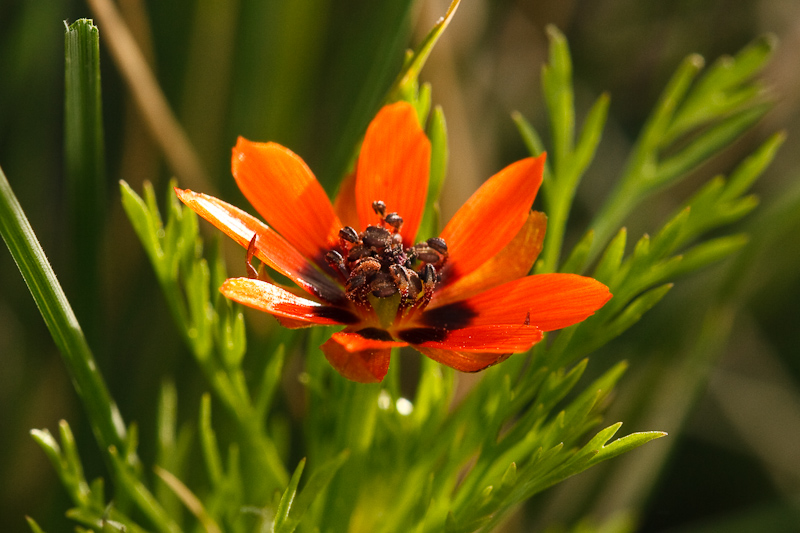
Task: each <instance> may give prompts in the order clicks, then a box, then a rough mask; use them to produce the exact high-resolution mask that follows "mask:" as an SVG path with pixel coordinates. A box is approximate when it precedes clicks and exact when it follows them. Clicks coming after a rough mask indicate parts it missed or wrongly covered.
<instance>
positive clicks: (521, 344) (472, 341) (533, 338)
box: [398, 323, 542, 354]
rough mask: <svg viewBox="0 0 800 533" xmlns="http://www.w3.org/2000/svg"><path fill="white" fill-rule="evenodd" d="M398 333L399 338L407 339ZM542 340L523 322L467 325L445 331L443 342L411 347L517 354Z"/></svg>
mask: <svg viewBox="0 0 800 533" xmlns="http://www.w3.org/2000/svg"><path fill="white" fill-rule="evenodd" d="M404 333H405V332H400V333H399V334H398V336H399V337H400V338H401V339H406V338H407V337H408V335H407V334H404ZM540 340H542V331H541V330H540V329H539V328H537V327H536V326H531V325H527V324H524V323H518V324H491V325H480V326H468V327H466V328H461V329H454V330H451V331H448V332H447V334H446V335H445V337H444V339H442V340H430V341H424V342H420V343H414V347H415V348H416V347H418V346H422V347H425V348H439V349H443V350H454V351H458V352H475V353H487V354H488V353H495V354H497V353H519V352H525V351H527V350H529V349H530V348H531V346H533V345H534V344H536V343H537V342H539V341H540Z"/></svg>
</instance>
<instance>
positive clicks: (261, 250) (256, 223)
mask: <svg viewBox="0 0 800 533" xmlns="http://www.w3.org/2000/svg"><path fill="white" fill-rule="evenodd" d="M175 193H176V194H177V195H178V198H180V200H181V201H182V202H183V203H184V204H186V205H187V206H189V207H190V208H191V209H192V210H193V211H194V212H196V213H197V214H198V215H200V216H201V217H203V218H204V219H206V220H208V221H209V222H211V223H212V224H214V225H215V226H216V227H217V228H219V229H221V230H222V231H224V232H225V233H226V234H227V235H228V236H229V237H231V238H232V239H233V240H235V241H236V242H238V243H239V244H240V245H241V246H243V247H244V248H247V247H248V246H249V244H250V240H251V239H252V238H253V234H254V233H257V234H258V239H256V257H258V258H259V259H260V260H261V261H263V262H264V263H265V264H267V265H268V266H269V267H270V268H274V269H275V270H277V271H278V272H280V273H281V274H284V275H285V276H287V277H289V278H290V279H291V280H292V281H294V282H295V283H297V285H299V286H300V287H302V288H303V289H304V290H306V291H308V292H309V293H311V294H313V295H315V296H318V297H319V298H322V299H323V300H326V301H328V302H331V303H340V302H344V301H346V300H345V297H344V292H342V289H341V287H339V285H338V284H337V283H336V282H334V281H333V280H331V279H330V278H328V277H327V276H326V275H325V274H323V273H322V272H320V271H319V270H317V269H316V268H315V267H314V265H312V264H311V263H310V262H309V261H308V260H307V259H306V258H305V257H303V255H302V254H300V252H298V251H297V250H296V249H295V248H294V247H293V246H292V245H291V244H289V243H288V242H286V240H285V239H284V238H283V237H281V236H280V235H278V234H277V233H275V232H274V231H273V230H272V229H270V228H269V226H267V225H266V224H264V223H263V222H261V221H260V220H258V219H257V218H255V217H253V216H251V215H249V214H247V213H245V212H244V211H242V210H241V209H239V208H237V207H234V206H232V205H230V204H228V203H226V202H223V201H222V200H220V199H218V198H214V197H213V196H208V195H206V194H201V193H196V192H193V191H190V190H182V189H178V188H176V189H175Z"/></svg>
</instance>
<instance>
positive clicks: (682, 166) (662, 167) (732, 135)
mask: <svg viewBox="0 0 800 533" xmlns="http://www.w3.org/2000/svg"><path fill="white" fill-rule="evenodd" d="M769 109H770V105H768V104H762V105H758V106H754V107H753V108H752V109H747V110H745V111H742V112H740V113H737V114H736V115H733V116H731V117H730V118H727V119H725V120H723V121H721V122H720V123H719V124H717V125H715V126H713V127H711V128H709V129H708V130H707V131H705V132H703V133H702V134H700V135H699V136H698V137H697V138H695V139H693V141H692V143H691V144H689V146H687V147H686V148H684V149H683V150H681V151H680V152H678V153H677V154H675V155H673V156H671V157H668V158H667V159H665V160H664V161H662V162H661V163H660V164H659V165H658V170H657V171H656V173H655V174H654V175H653V177H652V182H653V186H655V187H660V186H665V185H667V184H668V183H670V182H671V181H673V180H675V179H676V178H678V177H680V176H683V175H685V174H687V173H688V172H689V171H691V170H693V169H694V168H696V167H697V166H698V165H700V163H702V162H703V161H705V160H706V159H708V158H709V157H711V156H712V155H714V154H716V153H717V152H719V151H720V150H722V149H723V148H725V147H727V146H729V145H730V144H731V142H733V140H734V139H736V138H737V137H739V136H740V135H742V134H743V133H744V131H745V130H746V129H748V128H749V127H750V126H752V125H753V124H755V123H756V121H758V120H759V119H760V118H761V117H763V116H764V115H765V114H766V112H767V111H769Z"/></svg>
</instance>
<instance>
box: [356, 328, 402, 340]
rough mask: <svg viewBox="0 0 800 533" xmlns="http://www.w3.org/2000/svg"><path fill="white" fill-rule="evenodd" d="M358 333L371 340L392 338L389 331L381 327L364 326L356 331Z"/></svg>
mask: <svg viewBox="0 0 800 533" xmlns="http://www.w3.org/2000/svg"><path fill="white" fill-rule="evenodd" d="M356 333H358V334H359V335H361V336H362V337H364V338H365V339H369V340H372V341H392V340H394V339H393V338H392V336H391V335H389V332H388V331H386V330H383V329H378V328H364V329H360V330H358V331H356Z"/></svg>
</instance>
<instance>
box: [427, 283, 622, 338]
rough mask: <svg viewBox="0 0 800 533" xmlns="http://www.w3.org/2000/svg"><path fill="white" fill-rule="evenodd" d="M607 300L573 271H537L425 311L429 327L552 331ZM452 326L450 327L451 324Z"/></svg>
mask: <svg viewBox="0 0 800 533" xmlns="http://www.w3.org/2000/svg"><path fill="white" fill-rule="evenodd" d="M609 299H611V293H610V292H609V291H608V287H606V286H605V285H603V284H602V283H600V282H599V281H597V280H595V279H592V278H587V277H584V276H578V275H576V274H538V275H535V276H527V277H524V278H520V279H517V280H514V281H511V282H509V283H505V284H503V285H499V286H497V287H494V288H493V289H489V290H488V291H485V292H482V293H480V294H478V295H476V296H473V297H472V298H467V299H466V300H463V301H460V302H455V303H452V304H448V305H442V306H440V307H435V308H433V309H431V308H429V309H428V310H426V311H425V312H424V313H423V315H422V318H421V322H422V323H424V324H426V325H429V326H432V327H444V328H447V327H448V324H449V323H452V324H453V325H458V326H459V327H460V326H465V325H469V326H481V325H491V324H523V323H528V324H530V325H531V326H536V327H538V328H539V329H541V330H542V331H552V330H554V329H561V328H565V327H567V326H571V325H572V324H575V323H577V322H581V321H582V320H585V319H586V318H588V317H589V316H591V315H592V314H594V312H595V311H597V310H598V309H600V308H601V307H602V306H603V305H604V304H605V303H606V302H607V301H608V300H609ZM451 327H453V326H451Z"/></svg>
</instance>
